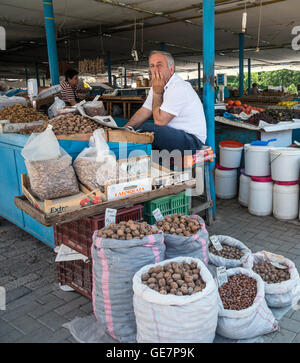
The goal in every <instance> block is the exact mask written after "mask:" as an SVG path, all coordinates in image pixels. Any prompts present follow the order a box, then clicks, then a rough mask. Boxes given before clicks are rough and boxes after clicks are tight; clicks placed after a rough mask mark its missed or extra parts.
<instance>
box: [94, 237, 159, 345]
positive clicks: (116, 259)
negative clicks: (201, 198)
mask: <svg viewBox="0 0 300 363" xmlns="http://www.w3.org/2000/svg"><path fill="white" fill-rule="evenodd" d="M165 249H166V248H165V245H164V237H163V234H162V233H158V234H154V235H150V236H145V237H144V238H143V239H132V240H128V241H127V240H124V241H123V240H115V239H112V238H110V239H109V238H100V237H98V236H97V231H95V233H94V235H93V245H92V250H91V251H92V258H93V294H92V299H93V308H94V314H95V316H96V318H97V319H98V320H100V321H101V322H102V324H104V325H105V328H106V332H107V333H108V334H110V336H111V337H112V338H114V339H115V340H117V341H119V342H121V343H134V342H136V322H135V316H134V311H133V290H132V278H133V276H134V274H135V273H136V272H137V271H138V270H139V269H140V268H141V267H143V266H145V265H148V264H149V263H156V262H160V261H163V260H164V258H165Z"/></svg>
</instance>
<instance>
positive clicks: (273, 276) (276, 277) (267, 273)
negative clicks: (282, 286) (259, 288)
mask: <svg viewBox="0 0 300 363" xmlns="http://www.w3.org/2000/svg"><path fill="white" fill-rule="evenodd" d="M284 266H286V265H284ZM252 270H253V271H254V272H256V273H257V274H259V275H260V277H261V278H262V279H263V280H264V281H265V282H266V283H267V284H279V283H281V282H283V281H287V280H289V279H290V278H291V275H290V273H289V268H288V266H286V268H285V269H279V268H277V267H275V266H273V265H272V264H271V263H270V262H261V263H258V264H256V265H254V266H253V268H252Z"/></svg>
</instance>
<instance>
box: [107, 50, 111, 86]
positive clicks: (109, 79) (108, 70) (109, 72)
mask: <svg viewBox="0 0 300 363" xmlns="http://www.w3.org/2000/svg"><path fill="white" fill-rule="evenodd" d="M106 60H107V74H108V83H109V84H112V78H111V63H110V52H107V53H106Z"/></svg>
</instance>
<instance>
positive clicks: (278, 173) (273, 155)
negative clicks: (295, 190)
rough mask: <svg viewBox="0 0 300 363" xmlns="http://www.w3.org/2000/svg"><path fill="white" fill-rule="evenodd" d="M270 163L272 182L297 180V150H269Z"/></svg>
mask: <svg viewBox="0 0 300 363" xmlns="http://www.w3.org/2000/svg"><path fill="white" fill-rule="evenodd" d="M270 161H271V174H272V179H273V180H276V181H280V182H292V181H295V180H298V179H299V170H300V167H299V161H300V150H299V149H293V148H280V149H274V150H270Z"/></svg>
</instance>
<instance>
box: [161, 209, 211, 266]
mask: <svg viewBox="0 0 300 363" xmlns="http://www.w3.org/2000/svg"><path fill="white" fill-rule="evenodd" d="M190 217H191V218H194V219H197V220H198V222H199V223H200V224H201V229H200V230H199V231H198V232H197V233H195V234H194V235H192V236H191V237H183V236H177V235H175V234H166V233H165V245H166V258H176V257H180V256H181V257H182V256H186V257H194V258H199V259H200V260H201V261H202V262H204V263H205V265H206V266H207V265H208V241H209V235H208V232H207V230H206V226H205V222H204V220H203V219H202V218H201V217H199V216H197V215H193V216H190Z"/></svg>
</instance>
